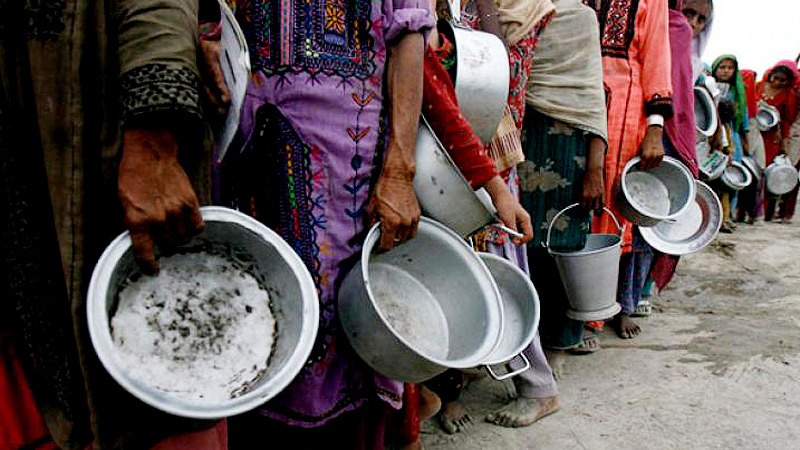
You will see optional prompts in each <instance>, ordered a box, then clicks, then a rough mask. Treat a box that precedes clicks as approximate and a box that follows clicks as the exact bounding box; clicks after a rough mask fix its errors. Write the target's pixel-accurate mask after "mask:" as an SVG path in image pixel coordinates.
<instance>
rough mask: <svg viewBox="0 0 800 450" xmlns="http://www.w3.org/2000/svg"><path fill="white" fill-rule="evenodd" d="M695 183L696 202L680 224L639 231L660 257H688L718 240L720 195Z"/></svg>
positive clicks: (657, 226) (683, 215) (720, 210)
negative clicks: (662, 254)
mask: <svg viewBox="0 0 800 450" xmlns="http://www.w3.org/2000/svg"><path fill="white" fill-rule="evenodd" d="M695 183H696V184H697V189H696V192H697V194H696V195H695V200H694V202H693V203H692V204H691V206H690V207H689V209H688V210H687V211H686V212H685V213H684V214H682V215H681V216H680V217H678V219H677V220H675V221H669V222H661V223H659V224H658V225H656V226H654V227H647V228H640V229H639V232H640V233H641V235H642V238H644V240H645V241H646V242H647V243H648V244H650V246H651V247H653V248H654V249H656V250H658V251H660V252H661V253H667V254H669V255H686V254H689V253H694V252H697V251H700V250H701V249H703V248H704V247H705V246H707V245H708V244H710V243H711V242H712V241H713V240H714V238H716V236H717V233H718V232H719V228H720V226H722V203H720V201H719V198H718V197H717V194H715V193H714V191H713V190H712V189H711V188H710V187H708V185H707V184H705V183H703V182H702V181H695Z"/></svg>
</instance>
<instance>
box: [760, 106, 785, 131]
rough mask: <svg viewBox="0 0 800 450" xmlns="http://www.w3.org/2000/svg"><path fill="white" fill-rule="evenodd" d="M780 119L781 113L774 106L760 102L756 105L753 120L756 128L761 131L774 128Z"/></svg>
mask: <svg viewBox="0 0 800 450" xmlns="http://www.w3.org/2000/svg"><path fill="white" fill-rule="evenodd" d="M780 121H781V113H780V111H778V109H777V108H775V107H774V106H772V105H770V104H767V103H761V104H759V105H758V112H757V113H756V117H755V122H756V128H758V129H759V130H761V131H768V130H770V129H772V128H774V127H775V126H776V125H778V123H780Z"/></svg>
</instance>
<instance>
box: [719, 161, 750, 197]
mask: <svg viewBox="0 0 800 450" xmlns="http://www.w3.org/2000/svg"><path fill="white" fill-rule="evenodd" d="M722 182H723V183H724V184H725V186H727V187H729V188H731V189H733V190H734V191H741V190H742V189H744V188H746V187H747V186H750V183H752V182H753V176H752V175H751V174H750V171H749V170H747V168H746V167H745V165H744V164H742V163H740V162H739V161H734V162H733V163H731V165H730V166H728V167H726V168H725V171H724V172H723V173H722Z"/></svg>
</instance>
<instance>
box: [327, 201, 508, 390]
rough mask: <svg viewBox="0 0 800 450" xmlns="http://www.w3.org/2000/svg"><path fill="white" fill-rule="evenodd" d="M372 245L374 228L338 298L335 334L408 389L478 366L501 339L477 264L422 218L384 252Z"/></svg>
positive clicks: (455, 240)
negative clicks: (414, 229)
mask: <svg viewBox="0 0 800 450" xmlns="http://www.w3.org/2000/svg"><path fill="white" fill-rule="evenodd" d="M379 238H380V228H379V226H378V225H376V226H374V227H373V228H372V229H371V230H370V231H369V233H368V234H367V237H366V240H365V242H364V247H363V249H362V251H361V258H360V261H359V262H358V264H356V266H355V267H354V268H353V269H352V270H351V271H350V272H349V273H348V274H347V276H346V277H345V279H344V281H343V282H342V286H341V288H340V290H339V297H338V304H339V318H340V320H341V323H342V328H343V330H344V332H345V335H347V338H348V340H349V341H350V343H351V344H352V346H353V348H354V349H355V351H356V352H357V353H358V355H359V356H360V357H361V359H363V360H364V361H365V362H366V363H367V364H368V365H369V366H370V367H372V368H373V369H375V370H376V371H378V372H380V373H382V374H384V375H387V376H389V377H391V378H394V379H396V380H401V381H409V382H420V381H424V380H427V379H430V378H432V377H434V376H436V375H438V374H440V373H442V372H444V371H445V370H446V369H448V368H457V369H464V368H469V367H476V366H480V365H481V364H483V363H484V362H485V361H486V360H487V357H488V356H489V355H490V353H491V352H492V350H493V349H494V348H495V347H496V346H497V343H498V341H499V339H500V336H502V334H503V310H502V302H501V297H500V292H499V290H498V288H497V285H496V284H495V282H494V280H493V279H492V275H491V273H490V272H489V269H488V268H487V267H486V265H485V264H484V263H483V261H481V259H480V258H479V257H478V256H477V255H476V254H475V253H474V252H473V251H472V249H471V248H470V247H469V246H467V244H466V243H465V242H464V240H463V239H462V238H461V237H460V236H458V235H457V234H455V233H453V232H452V231H451V230H449V229H448V228H447V227H445V226H444V225H442V224H439V223H437V222H435V221H433V220H430V219H427V218H425V217H423V218H421V219H420V223H419V229H418V231H417V235H416V236H415V237H414V238H413V239H411V240H409V241H407V242H405V243H403V244H400V245H398V246H396V247H395V248H393V249H392V250H391V251H388V252H383V253H379V252H377V251H376V244H377V242H378V240H379Z"/></svg>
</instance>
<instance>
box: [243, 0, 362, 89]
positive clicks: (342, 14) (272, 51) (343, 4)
mask: <svg viewBox="0 0 800 450" xmlns="http://www.w3.org/2000/svg"><path fill="white" fill-rule="evenodd" d="M371 13H372V2H371V1H370V0H353V1H342V0H273V1H270V0H248V1H245V2H242V3H241V4H239V3H237V11H236V17H237V18H238V20H239V23H240V24H241V25H242V31H243V32H244V34H245V36H246V38H247V42H248V43H249V44H250V57H251V60H252V66H253V69H254V70H260V71H262V72H263V73H264V74H265V75H267V76H271V75H280V74H285V73H287V72H302V71H307V72H311V73H312V74H313V73H317V72H322V73H324V74H326V75H338V76H340V77H342V78H349V77H356V78H358V79H362V80H363V79H367V78H369V77H370V76H371V75H372V74H373V73H374V72H375V69H376V65H375V63H374V59H375V52H374V51H373V49H372V48H373V38H372V36H371V35H370V30H371V28H372V22H371Z"/></svg>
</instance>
